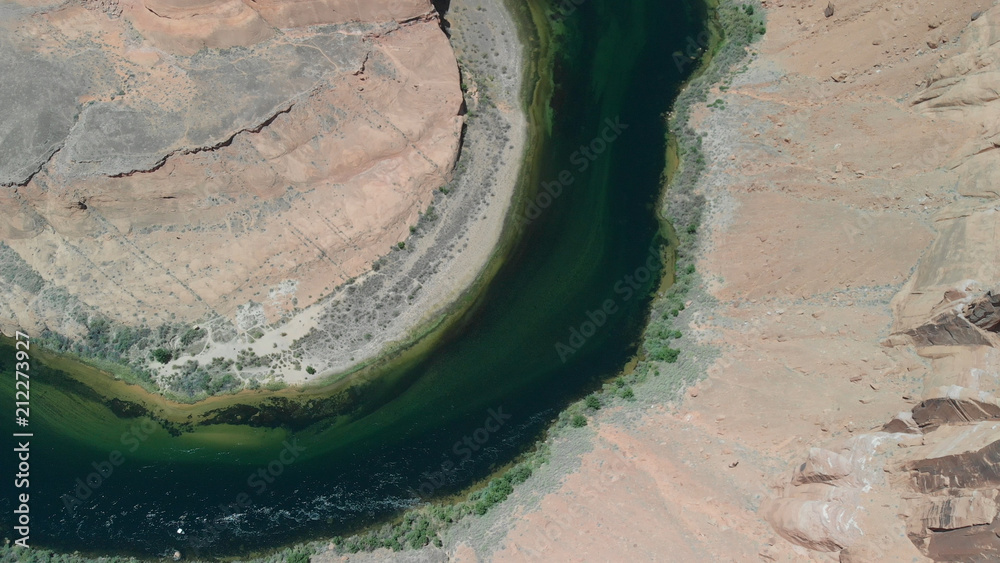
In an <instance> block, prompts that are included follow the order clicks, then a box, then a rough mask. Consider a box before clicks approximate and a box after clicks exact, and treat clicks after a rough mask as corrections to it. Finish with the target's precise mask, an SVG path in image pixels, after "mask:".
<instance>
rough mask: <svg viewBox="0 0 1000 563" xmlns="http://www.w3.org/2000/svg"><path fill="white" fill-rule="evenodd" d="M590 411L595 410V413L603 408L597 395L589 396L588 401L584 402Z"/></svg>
mask: <svg viewBox="0 0 1000 563" xmlns="http://www.w3.org/2000/svg"><path fill="white" fill-rule="evenodd" d="M584 402H585V403H586V405H587V408H588V409H594V410H595V411H596V410H597V409H599V408H601V400H600V399H599V398H598V397H597V395H587V400H586V401H584Z"/></svg>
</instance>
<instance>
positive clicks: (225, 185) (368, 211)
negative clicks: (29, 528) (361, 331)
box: [0, 0, 464, 367]
mask: <svg viewBox="0 0 1000 563" xmlns="http://www.w3.org/2000/svg"><path fill="white" fill-rule="evenodd" d="M0 53H2V55H0V71H2V73H3V74H4V76H5V78H6V79H5V80H4V81H3V82H2V83H0V99H3V100H4V107H3V109H2V110H0V155H2V158H0V185H2V187H0V260H2V263H0V270H2V276H0V277H2V278H3V279H4V280H5V281H7V282H10V283H6V284H4V287H3V288H2V289H0V329H3V330H4V331H6V332H8V333H9V332H11V331H13V330H16V329H20V330H25V331H30V332H33V333H36V334H37V333H40V332H43V331H44V330H46V329H47V330H51V331H54V332H57V333H59V334H63V335H66V336H69V337H73V338H77V337H82V336H86V335H88V334H90V335H93V326H92V325H93V320H94V319H95V318H98V317H100V318H102V319H107V320H109V321H110V322H111V323H114V324H116V326H118V325H121V326H132V327H147V328H152V329H155V328H156V327H157V326H162V325H165V324H175V325H182V324H187V325H197V324H199V323H202V324H204V323H205V322H209V321H213V319H214V321H213V322H214V324H212V325H211V327H215V328H217V329H219V330H222V328H220V327H231V328H229V329H226V330H232V329H235V330H243V331H245V330H248V329H249V328H250V327H255V326H267V325H274V324H275V323H278V322H280V321H282V320H286V319H288V318H290V316H291V315H293V314H295V313H296V312H299V311H303V310H305V309H307V308H308V306H310V305H311V304H313V303H316V302H317V301H319V300H320V299H321V298H323V297H324V296H327V295H329V294H331V292H333V291H334V289H335V288H337V287H338V286H340V285H341V284H343V283H344V282H346V281H348V280H351V279H353V278H355V277H357V276H360V275H362V274H364V273H365V272H368V271H370V270H371V268H372V263H373V262H374V261H375V260H376V259H377V258H378V257H380V256H382V255H384V254H386V253H388V252H390V251H391V250H392V248H393V247H394V246H395V245H396V243H397V242H399V241H402V240H403V239H405V238H406V237H407V236H408V235H409V234H410V228H411V227H412V226H413V225H415V224H416V223H417V222H418V219H419V217H420V214H421V213H422V212H423V211H425V210H426V209H427V207H428V205H429V204H430V202H431V200H432V197H433V194H434V191H435V190H436V189H437V188H438V187H440V186H442V185H444V184H445V183H446V182H447V181H448V180H449V178H450V177H451V174H452V169H453V166H454V163H455V159H456V157H457V155H458V151H459V146H460V141H461V135H462V127H463V123H464V118H463V117H462V114H463V95H462V92H461V90H460V88H459V82H460V81H459V72H458V67H457V64H456V60H455V57H454V55H453V53H452V50H451V47H450V45H449V43H448V39H447V38H446V36H445V34H444V32H443V31H442V30H441V27H440V21H439V17H438V15H437V13H436V12H435V10H434V8H433V6H432V5H431V2H430V1H429V0H405V1H396V0H392V1H372V2H355V1H353V0H350V1H347V0H344V1H340V0H324V1H320V0H315V1H311V0H302V1H289V2H269V1H264V2H244V1H241V0H121V1H115V0H102V1H84V2H66V3H44V2H42V3H39V2H28V1H24V2H22V3H12V2H6V3H3V4H0ZM258 317H259V318H258ZM306 324H308V323H306ZM241 327H242V328H241ZM209 330H211V328H209ZM304 330H305V329H304ZM222 336H225V335H222ZM209 338H210V340H211V339H212V338H211V336H210V337H209ZM226 340H227V338H225V337H223V338H219V342H221V343H224V342H226ZM203 343H204V342H203ZM185 344H187V343H185ZM285 347H286V348H287V345H285ZM231 352H233V353H232V354H230V355H232V356H235V352H234V351H231ZM223 355H225V354H223ZM300 367H301V366H300Z"/></svg>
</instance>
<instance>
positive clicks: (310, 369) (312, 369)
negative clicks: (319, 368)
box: [306, 366, 316, 375]
mask: <svg viewBox="0 0 1000 563" xmlns="http://www.w3.org/2000/svg"><path fill="white" fill-rule="evenodd" d="M306 373H308V374H309V375H312V374H314V373H316V368H314V367H312V366H306Z"/></svg>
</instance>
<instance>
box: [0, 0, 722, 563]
mask: <svg viewBox="0 0 1000 563" xmlns="http://www.w3.org/2000/svg"><path fill="white" fill-rule="evenodd" d="M531 1H541V0H531ZM559 4H561V5H564V6H567V7H568V6H575V8H574V9H572V10H569V9H563V10H560V9H555V12H554V13H556V12H557V13H558V18H557V19H558V23H559V25H560V26H562V27H563V28H564V29H565V31H566V35H565V40H564V41H563V42H562V43H561V45H562V47H561V52H560V57H559V58H558V60H557V61H556V66H555V71H554V72H555V74H554V76H555V81H556V90H555V92H554V93H553V96H552V100H551V105H552V110H553V127H552V134H551V138H550V139H548V142H547V143H546V144H545V148H544V150H543V151H541V152H540V153H539V154H534V155H531V157H532V158H536V159H539V162H540V166H541V168H540V177H541V179H542V180H543V181H544V182H545V183H546V184H545V185H547V186H548V187H549V192H551V193H555V194H558V195H557V196H555V197H551V196H549V197H548V198H546V196H542V195H538V196H537V197H538V198H539V199H536V200H535V201H537V203H538V204H539V209H538V210H537V213H535V212H532V217H533V219H532V220H531V221H529V222H528V223H527V226H526V227H525V229H524V231H523V233H522V237H521V239H520V242H519V243H518V244H517V246H516V247H515V248H514V250H513V251H512V252H511V253H510V255H509V257H508V259H507V260H506V262H505V264H504V266H503V267H502V269H501V270H500V272H499V273H498V274H497V276H496V278H495V279H494V280H493V281H492V282H491V284H490V286H489V288H487V290H486V291H485V292H484V294H483V295H482V297H481V298H480V299H479V300H478V301H477V303H476V305H475V306H474V307H473V308H472V309H471V310H470V311H469V312H468V313H467V314H466V315H465V316H464V317H463V318H462V319H461V320H460V321H459V322H457V323H456V324H455V325H454V327H453V328H452V329H450V330H449V331H448V333H447V334H446V336H445V337H444V338H443V339H442V341H441V342H440V343H439V344H438V345H437V346H435V347H434V349H433V350H432V351H430V352H429V353H428V354H426V355H425V356H424V357H422V358H417V359H415V360H414V361H412V362H410V363H409V365H407V366H402V367H396V368H393V371H392V372H391V373H387V374H383V376H382V377H381V378H378V379H374V380H373V381H372V382H371V383H369V385H367V386H366V387H365V388H364V389H363V391H361V392H360V394H359V395H357V396H356V397H355V399H356V400H357V401H358V402H359V403H361V404H362V405H363V408H362V409H360V410H358V411H356V412H355V414H353V415H351V416H341V417H339V418H331V419H327V420H320V421H318V422H314V423H312V424H310V425H309V426H308V427H305V428H300V427H295V429H294V430H292V429H290V427H277V428H249V427H241V426H228V425H213V426H207V427H206V426H203V427H197V429H196V431H195V432H186V433H182V434H180V435H172V434H171V433H169V432H168V431H166V430H164V429H163V428H162V427H160V426H159V425H157V424H155V423H153V422H151V421H149V420H148V419H146V418H142V417H138V418H119V417H118V416H116V415H115V414H114V413H113V412H112V411H111V410H109V409H108V408H107V407H106V406H104V405H102V404H101V402H100V401H99V400H96V398H95V397H93V396H88V394H87V392H86V389H85V388H81V387H79V386H73V385H70V384H69V383H68V380H67V379H66V378H65V377H62V376H60V375H59V374H58V373H57V372H55V371H52V370H46V369H45V367H44V366H43V365H41V364H40V363H39V362H35V365H34V366H33V370H34V371H32V386H33V387H32V396H31V398H32V422H31V431H32V432H33V433H34V435H35V436H34V437H33V438H32V442H31V448H32V452H31V456H32V457H31V489H30V491H31V511H32V528H31V535H32V543H33V544H34V545H39V546H46V547H52V548H55V549H59V550H67V551H72V550H80V551H84V552H101V553H134V554H138V555H161V554H168V553H172V552H173V550H174V549H180V550H182V551H184V552H185V553H198V554H200V555H202V556H213V555H227V554H238V553H246V552H249V551H254V550H259V549H264V548H268V547H274V546H277V545H284V544H289V543H292V542H294V541H298V540H304V539H311V538H318V537H327V536H332V535H337V534H343V533H345V532H349V531H351V530H355V529H357V528H358V527H360V526H364V525H366V524H370V523H373V522H377V521H379V520H381V519H384V518H386V517H388V516H390V515H391V514H393V513H395V512H397V511H399V510H402V509H405V508H406V507H409V506H412V505H414V504H415V503H417V502H420V501H421V500H422V499H425V498H430V497H433V496H438V495H446V494H449V493H453V492H456V491H458V490H461V489H463V488H465V487H467V486H468V485H469V484H471V483H473V482H475V481H476V480H477V479H481V478H482V477H484V476H486V475H488V474H489V473H490V472H491V471H492V470H493V469H494V468H495V467H496V466H497V465H498V464H504V463H507V462H509V461H510V460H511V459H513V458H514V457H515V456H517V455H518V454H519V453H520V452H522V451H523V450H524V448H525V447H528V446H530V445H531V444H533V443H534V441H535V440H536V439H537V438H539V437H540V434H541V433H542V432H544V429H545V428H546V427H547V425H548V424H549V423H550V422H551V420H552V419H553V418H554V417H555V416H556V414H557V413H558V412H559V410H561V409H562V408H563V407H565V405H566V404H568V403H569V402H571V401H573V400H575V399H577V398H579V397H580V396H582V395H583V394H585V393H586V392H588V391H589V390H592V389H593V388H595V387H597V386H598V385H599V384H600V382H601V380H602V379H604V378H607V377H609V376H612V375H614V374H615V373H616V372H618V371H619V370H620V369H621V368H622V366H623V365H624V364H625V363H626V362H627V361H628V359H629V358H630V357H632V356H633V355H634V354H635V352H636V341H637V338H638V337H639V334H640V332H641V329H642V326H643V325H644V323H645V314H646V309H647V306H648V304H649V294H650V292H651V291H652V289H653V288H654V286H655V285H656V283H657V279H658V272H659V269H660V267H661V265H660V261H659V256H660V244H661V240H660V236H659V233H658V231H659V225H658V223H657V220H656V215H655V204H656V201H657V197H658V194H659V191H660V188H661V173H662V171H663V168H664V164H665V160H664V148H665V147H664V133H665V131H664V127H665V125H664V122H663V119H662V117H661V115H662V114H663V113H664V112H666V111H667V110H668V109H669V106H670V103H671V101H672V99H673V98H674V96H675V94H676V90H677V87H678V85H679V84H680V82H681V80H682V78H683V76H682V71H681V69H678V68H677V67H676V66H675V64H674V61H673V59H672V54H673V53H674V52H675V51H677V50H683V49H685V48H686V46H687V41H688V38H689V37H694V36H696V35H697V34H698V32H700V31H701V29H702V26H703V21H704V16H703V14H701V13H700V7H698V6H694V5H692V4H691V3H690V2H687V1H682V0H614V1H612V0H586V1H584V2H582V3H581V4H580V5H579V6H577V5H576V4H575V3H574V2H560V3H559ZM683 70H690V69H689V68H686V69H683ZM560 179H561V180H562V182H560V184H561V185H558V186H557V185H556V184H554V183H553V182H556V181H559V180H560ZM541 193H542V192H541V191H540V192H539V194H541ZM542 208H544V209H542ZM536 214H537V216H535V215H536ZM13 358H14V352H13V350H12V349H11V348H10V347H9V346H7V345H0V371H3V373H4V375H5V381H8V382H9V381H12V379H13V376H12V375H9V374H10V371H11V369H12V367H13ZM0 400H3V401H5V402H7V403H8V404H10V403H11V402H12V401H13V384H12V383H10V384H4V385H3V389H2V391H0ZM5 424H6V425H7V426H6V428H8V429H9V431H8V432H6V433H5V434H6V436H5V437H3V438H2V442H3V447H4V449H5V450H6V451H8V452H9V451H10V449H11V448H13V447H14V446H15V444H14V443H12V441H11V438H10V432H12V431H14V430H15V429H14V426H13V424H12V422H6V423H5ZM116 451H117V452H118V454H115V453H114V452H116ZM448 463H451V464H452V465H454V466H456V467H457V468H456V469H454V470H449V471H447V472H443V471H441V468H442V465H446V464H448ZM446 466H447V465H446ZM4 467H10V465H9V464H6V463H5V465H4ZM109 467H110V471H109ZM448 467H450V466H448ZM102 469H103V470H104V473H105V476H103V477H101V479H100V480H101V483H100V485H99V486H97V487H82V486H80V485H79V483H78V482H77V479H80V480H81V482H85V481H86V480H87V478H88V475H90V474H92V473H95V472H99V471H100V470H102ZM261 471H263V473H262V474H261V473H259V472H261ZM261 475H263V476H261ZM255 476H256V477H255ZM4 481H5V483H8V484H7V485H6V486H7V487H8V490H7V494H5V495H4V500H3V503H0V509H2V510H3V511H4V512H5V513H7V514H10V511H11V510H13V508H14V507H13V505H12V502H11V501H12V499H13V498H14V493H16V492H17V491H16V490H14V489H13V488H11V487H12V485H11V480H10V479H7V478H5V480H4ZM96 482H97V479H96V478H93V479H91V483H92V484H96ZM78 488H79V490H76V489H78ZM88 490H90V493H89V494H86V493H87V491H88ZM78 493H79V494H78ZM67 495H68V496H67ZM79 497H86V498H79ZM73 498H75V499H76V500H77V501H79V502H74V501H67V499H73ZM67 502H68V503H69V505H70V507H71V508H72V513H71V512H70V510H68V509H67ZM178 528H182V529H183V530H184V533H183V534H178V533H177V529H178Z"/></svg>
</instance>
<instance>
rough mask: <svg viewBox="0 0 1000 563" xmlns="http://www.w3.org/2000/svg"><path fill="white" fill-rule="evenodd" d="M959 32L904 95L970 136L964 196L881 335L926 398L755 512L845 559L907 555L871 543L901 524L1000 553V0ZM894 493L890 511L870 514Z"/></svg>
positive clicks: (797, 475)
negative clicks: (909, 359)
mask: <svg viewBox="0 0 1000 563" xmlns="http://www.w3.org/2000/svg"><path fill="white" fill-rule="evenodd" d="M960 41H961V43H960V49H959V50H958V52H957V53H955V54H953V55H952V56H950V57H946V58H943V59H942V61H941V62H940V64H938V66H937V68H936V70H935V71H933V72H932V73H931V75H930V77H929V78H928V80H927V82H926V87H925V89H924V90H923V91H922V92H920V93H919V94H918V95H916V96H915V97H914V98H913V99H912V100H911V104H912V107H913V110H914V111H916V112H919V113H920V114H922V115H923V116H927V117H931V118H933V119H935V120H941V121H951V122H955V123H957V124H960V125H963V126H967V127H969V129H970V130H978V132H979V135H978V136H975V137H970V138H968V141H967V144H966V146H962V147H958V152H959V156H958V158H957V159H955V160H953V161H952V162H950V163H947V167H948V169H949V170H950V174H952V177H953V178H955V179H956V180H957V184H956V185H957V192H958V195H959V197H958V198H957V199H956V200H955V201H953V202H952V203H950V204H948V205H947V206H945V207H944V208H943V209H942V210H941V211H940V212H939V213H938V214H937V218H936V222H935V227H936V230H937V231H938V236H937V239H936V241H935V242H934V244H933V245H932V246H931V247H930V248H929V249H928V251H927V252H926V254H925V255H924V256H923V258H922V259H921V260H920V262H919V265H918V267H917V269H916V271H915V272H914V274H913V276H912V277H911V278H910V280H909V281H908V282H907V284H906V285H905V286H904V288H903V290H902V291H901V292H900V293H899V294H898V295H897V296H896V298H895V299H894V300H893V311H894V313H895V315H894V316H895V325H894V326H893V329H892V334H891V336H890V337H889V338H888V339H886V340H885V342H884V343H883V344H884V346H886V347H887V348H891V349H893V350H900V351H905V350H913V351H915V352H916V353H917V354H918V355H919V356H921V357H922V358H924V359H925V360H926V361H927V362H928V369H927V370H926V372H925V374H924V376H923V396H922V397H921V398H920V400H919V401H917V402H916V404H915V405H914V406H913V407H912V408H911V409H910V410H908V411H903V412H900V413H898V414H896V415H895V416H894V417H892V419H891V420H888V421H887V423H886V424H885V426H883V427H882V428H880V429H875V431H872V432H868V433H864V434H860V435H856V436H853V437H850V438H849V439H846V440H838V441H835V442H831V443H829V444H825V445H823V446H822V447H821V448H813V449H812V450H811V452H810V455H809V459H808V460H807V461H806V462H805V463H804V464H803V465H802V466H800V467H799V468H798V469H796V470H795V471H793V474H792V476H791V478H790V479H789V480H788V481H787V484H786V485H785V486H784V491H783V495H782V496H781V497H779V498H777V499H772V500H770V501H769V502H767V503H766V504H765V506H764V508H763V511H762V512H763V514H764V515H765V516H766V517H767V519H768V520H769V521H770V522H771V523H772V525H773V526H774V528H775V529H776V531H778V532H779V533H780V534H781V535H782V536H784V537H785V538H786V539H788V540H790V541H792V542H794V543H796V544H798V545H801V546H804V547H807V548H810V549H813V550H819V551H840V560H841V561H868V560H872V559H873V558H874V557H878V558H885V557H889V558H890V559H891V558H892V557H897V558H899V560H902V558H903V557H904V555H905V557H907V559H906V560H910V559H909V557H910V555H911V554H903V553H901V552H900V551H899V550H898V549H896V550H894V549H893V548H890V547H888V546H887V545H885V544H883V545H880V539H881V538H884V537H886V534H889V533H890V532H888V530H890V529H891V528H892V527H893V526H895V525H898V524H900V523H902V524H904V525H905V533H906V536H907V537H908V538H909V539H910V540H911V541H912V543H913V545H914V546H915V547H916V548H917V549H918V550H919V552H920V553H921V554H922V555H923V556H925V557H927V558H929V559H931V560H934V561H996V560H1000V509H998V501H1000V350H998V349H1000V335H998V334H997V329H998V328H1000V297H998V296H997V293H998V292H997V290H996V287H997V284H998V283H1000V264H998V262H997V258H996V257H997V247H998V244H997V243H998V241H997V240H996V239H997V232H1000V215H998V214H997V195H998V192H997V188H996V186H997V182H996V179H997V178H998V173H1000V161H998V160H997V157H996V152H995V149H996V147H997V146H998V145H997V139H998V134H1000V129H998V127H1000V122H998V121H997V116H998V115H1000V113H998V112H1000V97H998V95H997V93H996V87H997V85H998V84H1000V58H998V56H997V55H998V54H1000V9H997V8H993V9H990V10H987V11H986V12H984V13H982V14H981V15H977V17H976V19H975V20H974V21H973V22H972V23H971V24H970V25H969V26H968V28H967V29H966V30H965V31H964V33H963V35H962V36H961V39H960ZM938 156H939V158H940V157H941V156H943V155H938ZM941 160H944V159H943V158H942V159H941ZM887 418H888V417H887ZM890 504H891V505H897V506H898V511H897V514H896V515H895V516H896V517H897V518H898V520H896V521H893V520H892V519H891V518H890V519H888V520H887V519H880V518H878V517H875V516H874V515H875V514H878V513H879V510H878V509H877V508H876V507H878V506H886V507H888V506H890ZM893 560H896V559H893Z"/></svg>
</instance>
